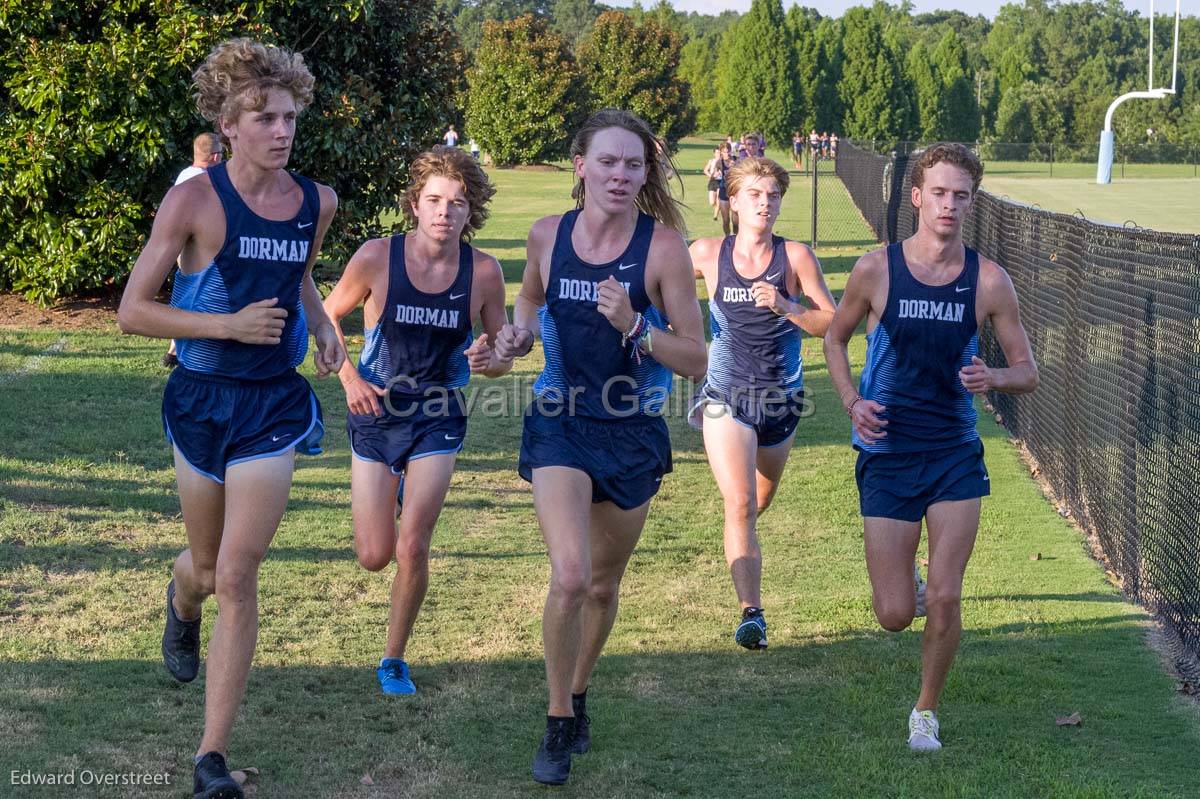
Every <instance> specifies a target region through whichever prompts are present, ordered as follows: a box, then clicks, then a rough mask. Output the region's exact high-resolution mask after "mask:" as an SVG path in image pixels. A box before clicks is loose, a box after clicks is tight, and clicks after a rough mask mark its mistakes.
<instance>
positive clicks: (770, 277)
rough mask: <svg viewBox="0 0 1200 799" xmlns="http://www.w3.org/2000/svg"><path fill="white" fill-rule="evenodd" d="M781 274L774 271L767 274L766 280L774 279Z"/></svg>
mask: <svg viewBox="0 0 1200 799" xmlns="http://www.w3.org/2000/svg"><path fill="white" fill-rule="evenodd" d="M781 274H782V272H776V273H775V274H773V275H767V280H774V279H775V278H777V277H779V276H780V275H781Z"/></svg>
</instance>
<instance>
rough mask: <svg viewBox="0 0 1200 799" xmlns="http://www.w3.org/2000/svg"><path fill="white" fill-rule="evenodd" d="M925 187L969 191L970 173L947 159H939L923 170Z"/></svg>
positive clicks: (970, 184)
mask: <svg viewBox="0 0 1200 799" xmlns="http://www.w3.org/2000/svg"><path fill="white" fill-rule="evenodd" d="M924 183H925V188H926V189H932V188H935V187H937V188H943V189H951V190H954V191H958V190H966V191H970V190H971V187H972V180H971V173H970V172H968V171H967V170H965V169H963V168H962V167H961V166H956V165H955V164H952V163H950V162H949V161H939V162H938V163H936V164H934V165H933V166H931V167H929V168H928V169H926V170H925V181H924Z"/></svg>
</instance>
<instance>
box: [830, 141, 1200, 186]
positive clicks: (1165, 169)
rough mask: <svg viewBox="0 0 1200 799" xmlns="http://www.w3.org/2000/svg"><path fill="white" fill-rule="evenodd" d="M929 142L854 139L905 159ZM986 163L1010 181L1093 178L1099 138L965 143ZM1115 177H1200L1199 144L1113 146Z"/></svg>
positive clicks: (857, 145)
mask: <svg viewBox="0 0 1200 799" xmlns="http://www.w3.org/2000/svg"><path fill="white" fill-rule="evenodd" d="M929 143H930V142H915V141H882V140H879V139H874V140H872V139H865V140H860V139H856V140H854V141H853V142H850V143H849V144H850V146H853V147H855V148H857V149H859V150H866V151H867V152H869V153H874V154H876V155H894V156H906V155H908V154H909V153H912V152H915V151H917V150H920V149H922V148H924V147H925V146H926V145H927V144H929ZM964 143H965V144H966V145H967V146H968V147H970V148H971V149H972V150H974V151H975V153H976V154H978V155H979V157H980V158H982V159H983V160H984V161H986V162H987V164H988V174H990V175H1007V176H1012V177H1017V176H1022V177H1031V176H1040V177H1049V178H1053V177H1070V178H1078V177H1095V174H1096V160H1097V158H1098V157H1099V150H1100V144H1099V137H1097V140H1096V141H1093V142H1076V143H1067V142H964ZM1113 177H1119V178H1165V177H1175V178H1194V177H1200V145H1196V144H1175V143H1172V142H1161V141H1141V142H1122V141H1120V140H1118V141H1117V142H1116V148H1115V150H1114V153H1113Z"/></svg>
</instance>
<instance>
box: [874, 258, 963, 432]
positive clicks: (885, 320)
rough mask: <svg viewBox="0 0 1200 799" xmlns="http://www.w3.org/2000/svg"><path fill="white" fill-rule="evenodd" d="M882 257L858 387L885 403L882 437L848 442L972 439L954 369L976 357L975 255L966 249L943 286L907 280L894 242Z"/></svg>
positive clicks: (959, 385)
mask: <svg viewBox="0 0 1200 799" xmlns="http://www.w3.org/2000/svg"><path fill="white" fill-rule="evenodd" d="M887 260H888V298H887V305H886V306H885V307H884V311H883V315H882V316H881V317H880V319H879V324H877V325H876V326H875V329H874V330H872V331H871V332H870V333H868V334H867V362H866V366H864V367H863V372H862V381H861V383H860V386H859V389H858V393H859V394H861V395H862V396H863V397H864V398H865V399H869V400H874V401H875V402H878V403H880V404H882V405H885V406H887V411H886V412H885V414H884V415H885V417H886V418H887V420H888V425H887V428H886V430H887V435H886V436H885V437H884V438H883V439H882V440H881V441H879V442H877V443H875V444H866V443H864V442H863V441H862V440H861V439H859V437H858V435H857V434H855V435H854V436H853V439H852V441H853V444H854V446H855V447H856V448H857V449H861V450H865V451H867V452H912V451H916V450H929V449H937V448H942V447H951V446H955V445H957V444H962V443H966V442H969V441H974V440H975V439H978V438H979V433H978V432H976V430H975V421H976V418H977V414H976V412H975V405H974V403H973V402H972V397H971V393H970V392H969V391H967V389H966V388H965V387H964V386H963V384H962V381H961V380H959V379H958V370H959V369H961V368H962V367H964V366H967V365H968V364H970V363H971V356H973V355H977V354H979V336H978V329H977V328H978V325H977V323H976V321H975V294H976V292H977V291H978V285H979V254H978V253H977V252H975V251H974V250H972V249H971V248H969V247H968V248H966V258H965V260H964V264H963V270H962V272H960V273H959V276H958V278H957V279H956V280H954V281H953V282H951V283H948V284H947V285H945V286H928V285H925V284H924V283H921V282H920V281H918V280H917V279H916V278H915V277H913V274H912V272H910V271H909V269H908V263H907V262H906V261H905V260H904V249H903V247H902V246H901V245H900V244H899V243H896V244H892V245H889V246H888V248H887Z"/></svg>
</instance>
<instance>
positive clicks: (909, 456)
mask: <svg viewBox="0 0 1200 799" xmlns="http://www.w3.org/2000/svg"><path fill="white" fill-rule="evenodd" d="M854 476H855V479H856V480H857V481H858V497H859V510H860V511H861V512H862V515H863V516H879V517H882V518H884V519H899V520H900V521H905V522H919V521H921V519H923V518H924V517H925V512H926V511H927V510H928V509H929V506H930V505H934V504H936V503H938V502H953V501H955V500H960V499H975V498H976V497H986V496H987V495H988V494H990V493H991V483H990V482H989V479H988V473H987V466H986V465H985V464H984V462H983V442H982V441H981V440H979V439H975V440H974V441H968V442H967V443H965V444H958V445H955V446H953V447H949V448H941V449H934V450H921V451H917V452H866V451H863V450H859V453H858V463H857V464H856V465H855V467H854Z"/></svg>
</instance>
